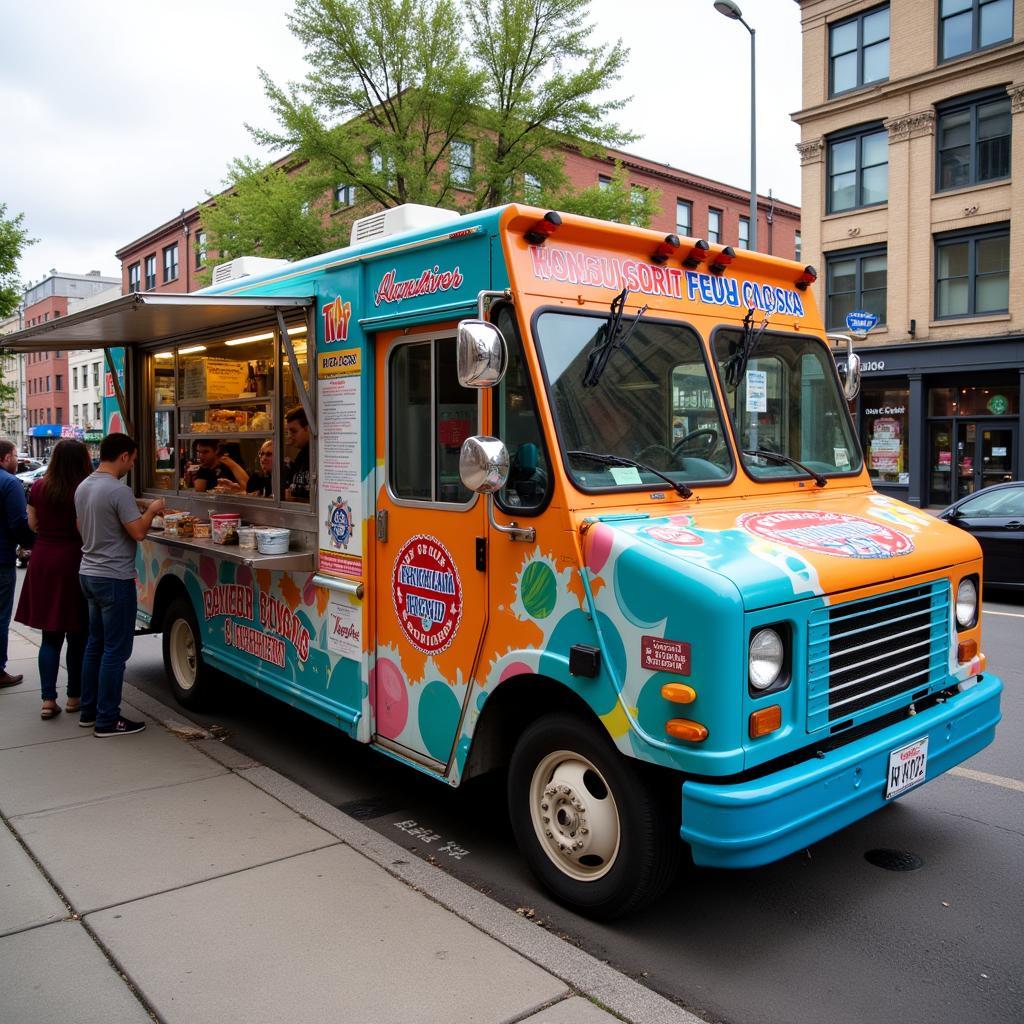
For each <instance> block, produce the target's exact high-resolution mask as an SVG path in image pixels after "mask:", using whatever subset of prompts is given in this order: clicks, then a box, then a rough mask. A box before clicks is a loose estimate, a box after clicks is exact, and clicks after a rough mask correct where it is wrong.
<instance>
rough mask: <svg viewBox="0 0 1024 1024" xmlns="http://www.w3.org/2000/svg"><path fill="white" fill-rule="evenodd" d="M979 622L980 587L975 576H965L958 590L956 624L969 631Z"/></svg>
mask: <svg viewBox="0 0 1024 1024" xmlns="http://www.w3.org/2000/svg"><path fill="white" fill-rule="evenodd" d="M977 621H978V585H977V584H976V583H975V581H974V577H973V576H965V577H964V578H963V579H962V580H961V581H960V585H959V586H958V587H957V588H956V624H957V625H958V626H959V627H960V628H961V629H967V628H968V627H969V626H973V625H974V624H975V622H977Z"/></svg>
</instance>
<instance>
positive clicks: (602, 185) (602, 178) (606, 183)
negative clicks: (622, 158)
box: [597, 174, 612, 191]
mask: <svg viewBox="0 0 1024 1024" xmlns="http://www.w3.org/2000/svg"><path fill="white" fill-rule="evenodd" d="M597 187H598V188H599V189H601V190H602V191H604V190H605V189H609V188H611V187H612V179H611V178H609V177H608V175H607V174H599V175H598V176H597Z"/></svg>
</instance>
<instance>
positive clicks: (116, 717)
mask: <svg viewBox="0 0 1024 1024" xmlns="http://www.w3.org/2000/svg"><path fill="white" fill-rule="evenodd" d="M138 454H139V446H138V445H137V444H136V443H135V442H134V441H133V440H132V439H131V438H130V437H129V436H128V435H127V434H108V435H107V436H106V437H105V438H104V439H103V442H102V443H101V444H100V464H99V468H98V469H97V470H96V472H95V473H93V474H92V476H89V477H86V478H85V479H84V480H83V481H82V482H81V483H80V484H79V485H78V490H77V491H76V492H75V512H76V513H77V515H78V531H79V533H81V535H82V567H81V569H80V570H79V580H80V582H81V584H82V593H83V594H85V599H86V601H87V602H88V603H89V642H88V644H87V645H86V648H85V657H84V658H83V660H82V714H81V718H80V719H79V722H78V724H79V725H80V726H82V727H83V728H88V727H90V726H91V727H92V730H93V735H94V736H128V735H130V734H131V733H133V732H141V731H142V730H143V729H145V728H146V723H145V722H132V721H129V720H128V719H126V718H122V717H121V690H122V688H123V686H124V667H125V664H126V663H127V661H128V658H129V657H130V655H131V653H132V641H133V639H134V637H135V613H136V610H137V607H138V597H137V594H136V591H135V549H136V548H137V547H138V542H139V541H140V540H142V538H143V537H145V536H146V533H147V531H148V530H149V528H150V525H151V524H152V522H153V517H154V516H156V515H158V514H159V513H160V512H162V511H163V508H164V501H163V498H158V499H157V500H156V501H151V502H150V503H149V504H148V505H147V506H146V509H145V511H140V508H139V503H138V502H136V500H135V498H134V497H133V495H132V492H131V490H130V489H129V488H128V487H126V486H125V484H124V483H123V482H122V481H123V478H124V477H125V476H127V475H128V473H129V472H130V471H131V469H132V467H133V466H134V465H135V460H136V459H137V458H138Z"/></svg>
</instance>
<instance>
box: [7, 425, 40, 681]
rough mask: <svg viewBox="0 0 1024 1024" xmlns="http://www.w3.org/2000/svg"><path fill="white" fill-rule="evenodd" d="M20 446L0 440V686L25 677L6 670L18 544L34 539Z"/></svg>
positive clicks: (26, 544)
mask: <svg viewBox="0 0 1024 1024" xmlns="http://www.w3.org/2000/svg"><path fill="white" fill-rule="evenodd" d="M17 468H18V449H17V447H15V445H14V442H13V441H6V440H3V441H0V686H17V685H18V683H20V682H21V681H22V679H24V678H25V677H24V676H21V675H14V676H12V675H11V673H10V672H8V671H7V637H8V634H9V633H10V629H11V612H12V611H13V610H14V587H15V584H16V583H17V581H18V570H17V561H18V545H19V544H21V545H22V546H23V547H31V546H32V542H33V540H34V539H35V538H34V535H33V533H32V531H31V530H30V529H29V525H28V512H27V508H26V506H25V488H24V487H23V486H22V484H21V481H20V480H19V479H18V478H17V477H16V476H15V475H14V473H15V471H16V470H17Z"/></svg>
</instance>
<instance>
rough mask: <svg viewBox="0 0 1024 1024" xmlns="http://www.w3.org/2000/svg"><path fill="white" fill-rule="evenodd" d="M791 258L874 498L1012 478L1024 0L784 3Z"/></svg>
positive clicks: (918, 495)
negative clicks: (790, 86) (851, 413)
mask: <svg viewBox="0 0 1024 1024" xmlns="http://www.w3.org/2000/svg"><path fill="white" fill-rule="evenodd" d="M797 2H798V3H799V5H800V9H801V21H802V29H803V109H802V110H800V111H799V112H798V113H797V114H795V115H794V120H796V122H797V123H798V124H799V125H800V128H801V142H800V145H799V150H800V157H801V162H802V165H803V203H802V212H803V224H802V234H803V256H804V259H806V260H808V261H809V262H811V263H813V264H815V265H816V266H817V267H818V270H819V278H818V283H817V286H816V287H817V288H818V299H819V301H820V303H821V306H822V309H823V310H824V311H825V315H826V318H827V320H828V326H829V328H830V329H832V330H838V331H843V332H846V330H847V327H846V318H847V315H848V314H849V313H851V312H857V311H866V312H869V313H873V314H874V315H876V316H877V317H878V326H877V327H875V328H874V329H872V330H871V331H870V333H869V334H868V336H867V337H866V338H865V339H864V340H863V341H861V342H859V343H858V348H859V350H860V352H861V356H862V359H863V361H864V367H865V373H864V387H863V390H862V393H861V397H860V399H859V407H858V410H857V416H858V424H859V428H860V431H861V439H862V442H863V444H864V449H865V453H866V456H867V459H868V465H869V467H870V470H871V473H872V476H873V477H874V479H875V481H876V483H877V485H878V486H879V488H880V489H883V490H886V491H889V492H891V493H893V494H894V495H896V496H898V497H901V498H904V499H906V500H908V501H910V502H911V503H912V504H915V505H923V506H941V505H945V504H948V503H949V502H951V501H953V500H955V499H956V498H958V497H962V496H964V495H965V494H970V493H972V492H973V491H975V490H978V489H980V488H981V487H985V486H988V485H990V484H993V483H998V482H1002V481H1004V480H1012V479H1024V451H1022V441H1024V418H1022V415H1021V393H1022V391H1024V0H890V2H888V3H878V2H877V0H797Z"/></svg>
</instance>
